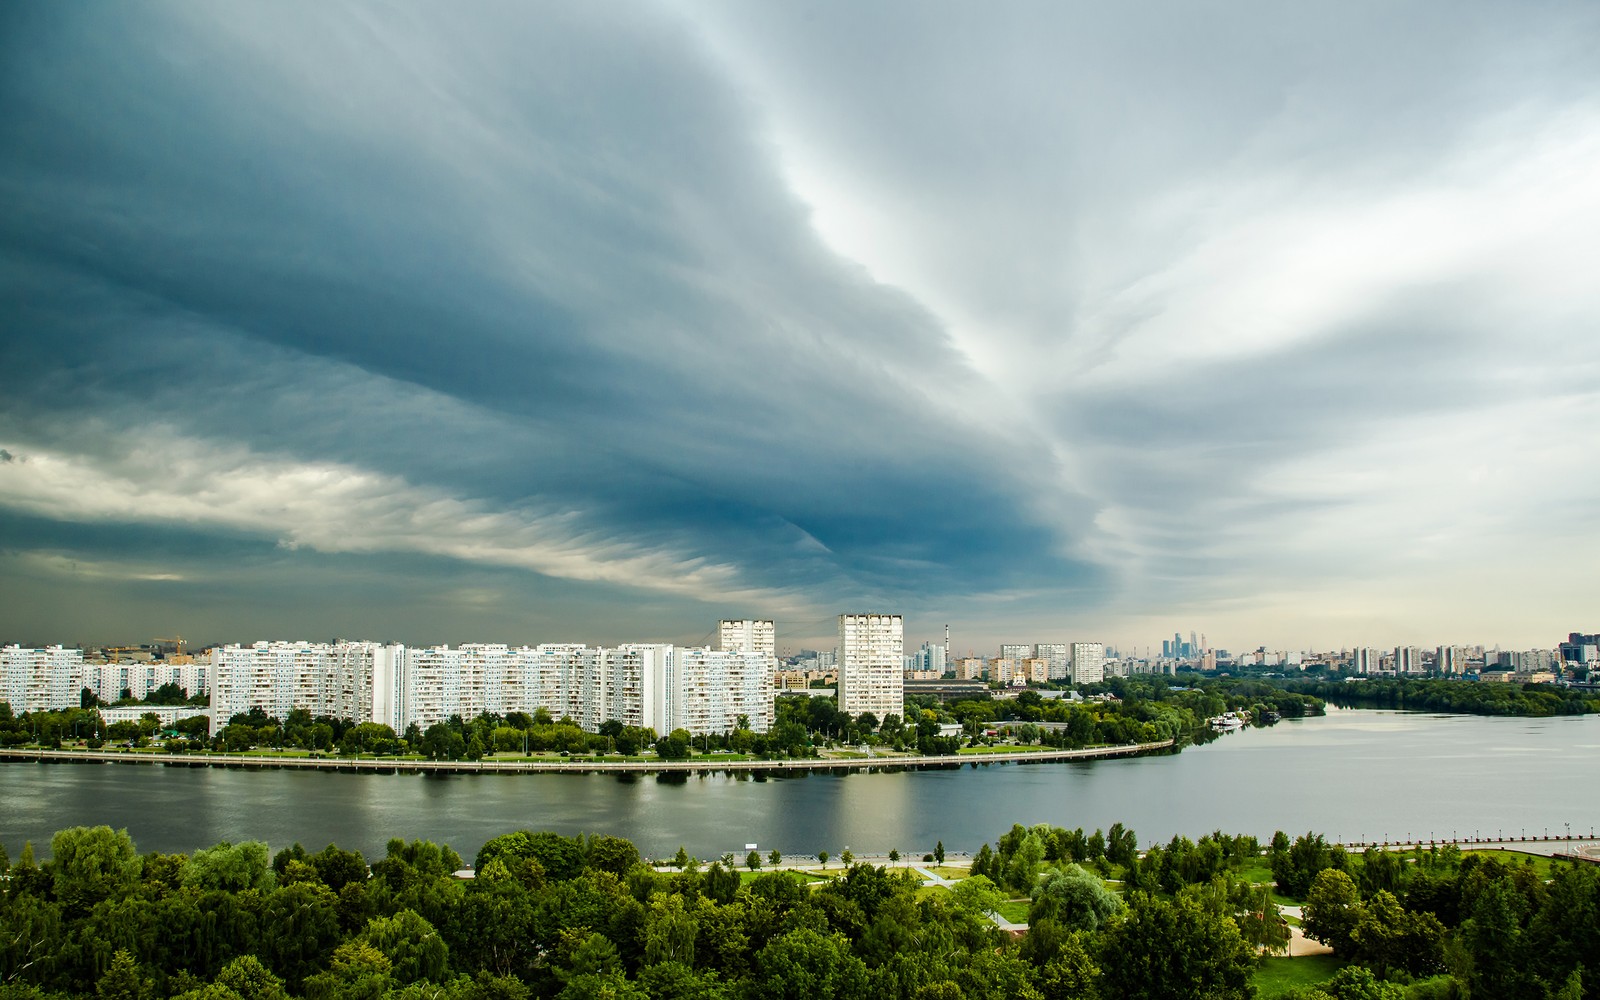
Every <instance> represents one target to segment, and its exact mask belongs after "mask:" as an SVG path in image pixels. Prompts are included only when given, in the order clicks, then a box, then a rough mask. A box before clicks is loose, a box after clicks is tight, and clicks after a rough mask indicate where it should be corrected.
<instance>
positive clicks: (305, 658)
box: [209, 642, 405, 726]
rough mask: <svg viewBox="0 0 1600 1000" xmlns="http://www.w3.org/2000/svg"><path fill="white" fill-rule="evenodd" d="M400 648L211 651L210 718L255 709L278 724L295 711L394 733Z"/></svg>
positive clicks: (304, 645)
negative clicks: (382, 727) (376, 724)
mask: <svg viewBox="0 0 1600 1000" xmlns="http://www.w3.org/2000/svg"><path fill="white" fill-rule="evenodd" d="M404 650H405V647H403V646H383V645H380V644H378V643H374V642H341V643H326V642H257V643H254V644H252V645H249V646H241V645H239V644H238V643H234V644H232V645H228V646H216V647H214V648H213V649H212V650H211V662H210V665H209V666H210V675H211V710H212V718H213V719H215V720H216V723H217V724H218V725H226V724H227V722H228V719H230V718H232V717H233V716H235V715H239V714H242V713H247V712H249V711H250V710H251V709H253V708H259V709H261V711H263V712H265V713H266V714H267V715H269V716H273V717H276V718H279V719H281V718H283V717H284V716H286V715H288V714H289V712H290V711H292V710H294V709H296V708H303V709H305V710H306V711H308V712H310V713H311V714H312V715H331V716H334V717H335V718H348V719H355V720H356V721H357V722H382V723H384V724H386V725H391V726H392V725H394V720H395V719H396V718H397V708H396V704H395V699H396V688H395V676H394V675H395V670H396V666H397V665H398V663H399V662H400V660H401V657H402V654H403V652H404Z"/></svg>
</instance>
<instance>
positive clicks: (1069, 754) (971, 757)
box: [0, 740, 1174, 774]
mask: <svg viewBox="0 0 1600 1000" xmlns="http://www.w3.org/2000/svg"><path fill="white" fill-rule="evenodd" d="M1173 745H1174V741H1173V740H1160V741H1158V742H1154V743H1133V744H1128V745H1126V746H1112V747H1087V748H1085V749H1082V750H1017V751H1005V752H1000V753H985V754H959V755H945V756H937V757H923V756H916V755H904V754H895V755H876V756H869V757H804V758H794V759H789V758H782V759H776V760H749V759H732V758H730V759H728V760H718V759H717V758H716V757H711V758H705V757H701V758H698V759H695V760H616V761H612V760H597V759H591V758H585V759H583V760H552V759H530V758H521V759H511V760H507V759H486V760H404V759H395V758H380V757H372V758H367V757H279V756H252V755H249V754H224V753H160V752H147V751H130V750H43V749H18V748H9V749H4V750H0V761H10V762H30V761H31V762H35V763H41V764H161V765H165V766H167V767H226V768H252V769H259V770H286V769H288V770H299V769H306V770H317V771H362V772H375V773H381V774H426V773H438V774H562V773H567V774H593V773H612V774H670V773H673V772H680V773H700V772H708V771H881V770H899V769H904V768H926V767H943V768H950V767H960V766H962V765H964V764H1043V763H1057V762H1061V761H1081V760H1103V759H1108V758H1115V757H1137V756H1141V755H1143V754H1148V753H1156V752H1159V751H1163V750H1170V749H1171V748H1172V747H1173Z"/></svg>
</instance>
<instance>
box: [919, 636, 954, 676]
mask: <svg viewBox="0 0 1600 1000" xmlns="http://www.w3.org/2000/svg"><path fill="white" fill-rule="evenodd" d="M946 655H947V654H946V650H945V648H944V647H943V646H935V645H934V644H933V643H931V642H925V643H923V644H922V648H921V649H919V650H917V652H916V653H914V654H912V657H911V658H912V659H913V660H915V661H916V665H915V666H914V667H912V669H913V670H922V671H929V672H932V673H937V674H943V673H944V669H945V657H946Z"/></svg>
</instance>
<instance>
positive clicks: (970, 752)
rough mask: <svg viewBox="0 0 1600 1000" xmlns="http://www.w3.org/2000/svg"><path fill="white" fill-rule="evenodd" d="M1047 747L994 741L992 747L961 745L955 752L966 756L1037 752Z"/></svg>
mask: <svg viewBox="0 0 1600 1000" xmlns="http://www.w3.org/2000/svg"><path fill="white" fill-rule="evenodd" d="M1048 749H1050V748H1049V747H1035V746H1023V745H1022V744H1021V743H996V744H995V745H994V746H992V747H962V748H961V749H959V750H957V751H956V753H958V754H964V755H966V756H969V757H971V756H981V755H983V754H986V753H1037V752H1039V751H1040V750H1048Z"/></svg>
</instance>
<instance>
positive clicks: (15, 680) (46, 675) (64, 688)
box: [0, 646, 83, 715]
mask: <svg viewBox="0 0 1600 1000" xmlns="http://www.w3.org/2000/svg"><path fill="white" fill-rule="evenodd" d="M82 690H83V650H81V649H66V648H64V647H62V646H44V647H41V648H37V649H33V648H28V647H25V646H4V647H0V701H4V702H6V703H7V704H9V705H10V706H11V711H12V712H14V713H16V714H18V715H21V714H22V713H23V712H46V711H50V710H52V709H60V708H77V707H78V705H79V704H80V701H79V699H80V693H81V691H82Z"/></svg>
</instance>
